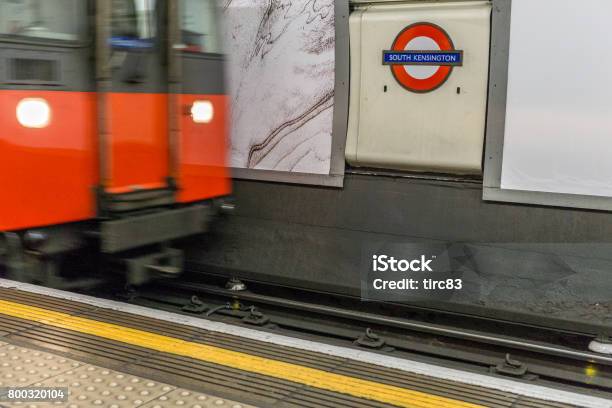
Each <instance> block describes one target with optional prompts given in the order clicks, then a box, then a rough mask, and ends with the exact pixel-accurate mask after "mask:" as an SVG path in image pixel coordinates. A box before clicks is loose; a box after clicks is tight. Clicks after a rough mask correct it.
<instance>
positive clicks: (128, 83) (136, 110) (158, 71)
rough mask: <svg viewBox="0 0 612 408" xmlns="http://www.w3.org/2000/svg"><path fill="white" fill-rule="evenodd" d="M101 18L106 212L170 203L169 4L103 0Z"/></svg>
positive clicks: (102, 158) (100, 89)
mask: <svg viewBox="0 0 612 408" xmlns="http://www.w3.org/2000/svg"><path fill="white" fill-rule="evenodd" d="M97 18H98V21H97V30H98V33H97V38H98V42H97V48H98V50H97V66H98V67H97V68H98V95H99V109H100V112H99V139H100V149H99V153H100V173H101V190H102V191H101V192H102V194H101V197H102V198H103V200H101V210H102V212H104V211H105V210H113V211H114V210H119V211H120V210H131V209H134V206H133V205H127V204H126V203H132V204H134V203H140V205H141V206H142V205H146V206H154V205H160V204H168V203H172V202H174V186H173V181H172V177H171V176H172V174H171V169H170V163H171V153H170V146H171V142H170V135H171V132H170V120H169V112H170V109H169V97H168V92H169V81H168V79H169V69H170V63H169V62H170V56H169V52H168V46H167V45H168V40H167V33H168V32H169V31H168V30H169V22H170V21H171V20H170V19H169V18H168V2H167V1H166V0H113V1H111V2H109V1H104V0H102V1H98V17H97ZM143 194H145V196H143ZM134 195H137V196H138V198H137V199H135V200H134V199H130V198H129V197H132V198H133V196H134Z"/></svg>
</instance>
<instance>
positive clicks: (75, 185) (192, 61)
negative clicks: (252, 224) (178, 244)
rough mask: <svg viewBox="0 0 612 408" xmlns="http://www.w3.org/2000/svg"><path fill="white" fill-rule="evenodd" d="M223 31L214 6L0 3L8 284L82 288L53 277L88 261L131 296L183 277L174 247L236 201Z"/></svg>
mask: <svg viewBox="0 0 612 408" xmlns="http://www.w3.org/2000/svg"><path fill="white" fill-rule="evenodd" d="M218 21H219V20H218V18H217V16H216V7H215V2H214V1H213V0H177V1H174V0H112V1H109V0H87V1H86V0H0V186H1V192H2V199H1V200H0V242H1V243H0V268H1V270H3V271H4V274H5V275H7V276H9V277H11V278H14V279H19V280H27V281H40V282H44V283H47V284H50V285H53V286H63V287H66V286H69V285H72V284H75V285H79V284H80V283H78V279H77V280H75V277H71V279H66V278H64V277H62V276H60V275H59V274H58V272H57V271H58V269H59V268H58V266H59V265H60V264H61V263H62V262H63V260H65V259H67V258H68V257H70V256H74V254H77V253H79V251H82V250H83V249H84V248H87V249H88V250H90V251H91V250H92V248H93V251H94V253H95V254H96V255H99V256H100V257H101V258H102V259H103V260H111V261H112V262H113V263H116V264H121V265H122V270H123V271H125V274H126V276H127V281H128V282H129V283H133V284H138V283H142V282H144V281H146V280H147V279H148V277H149V276H152V275H154V274H157V273H162V274H175V273H178V272H180V270H181V263H182V253H181V251H180V250H177V249H175V248H172V242H174V241H175V240H177V239H181V238H184V237H187V236H190V235H194V234H198V233H201V232H203V231H205V229H206V226H207V223H208V220H209V219H210V215H211V214H212V213H213V210H214V209H215V208H218V203H219V202H220V200H221V198H222V197H224V196H227V195H228V194H229V193H230V191H231V183H230V178H229V170H228V168H227V163H226V157H227V154H226V152H227V134H228V130H227V127H226V116H227V97H226V94H225V90H224V69H223V68H224V58H223V55H222V53H221V48H220V40H219V34H218V27H217V24H218ZM100 257H97V258H98V260H99V259H100ZM117 261H119V262H117Z"/></svg>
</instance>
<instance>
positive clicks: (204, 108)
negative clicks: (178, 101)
mask: <svg viewBox="0 0 612 408" xmlns="http://www.w3.org/2000/svg"><path fill="white" fill-rule="evenodd" d="M214 117H215V108H214V106H213V104H212V102H211V101H195V102H194V103H193V105H192V106H191V118H192V119H193V121H194V122H195V123H210V122H212V120H213V118H214Z"/></svg>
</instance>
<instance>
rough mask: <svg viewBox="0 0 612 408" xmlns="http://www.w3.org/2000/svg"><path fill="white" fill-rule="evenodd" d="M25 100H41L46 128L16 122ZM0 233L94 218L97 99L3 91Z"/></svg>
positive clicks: (0, 104)
mask: <svg viewBox="0 0 612 408" xmlns="http://www.w3.org/2000/svg"><path fill="white" fill-rule="evenodd" d="M24 98H43V99H44V100H46V101H47V103H48V105H49V107H50V109H51V116H50V121H49V124H48V126H47V127H45V128H26V127H24V126H22V125H21V124H20V123H19V121H18V120H17V114H16V112H17V105H18V104H19V102H20V101H22V100H23V99H24ZM0 108H1V109H0V124H1V129H0V186H2V187H1V188H2V190H1V191H2V193H1V195H0V215H1V216H0V230H4V231H6V230H17V229H23V228H29V227H35V226H41V225H51V224H60V223H66V222H71V221H78V220H85V219H88V218H91V217H94V216H95V214H96V207H95V195H94V187H95V186H96V185H97V183H98V179H97V173H98V172H97V165H98V164H97V163H98V162H97V153H96V152H97V149H96V147H95V144H96V140H97V137H96V96H95V94H94V93H87V92H63V91H29V90H3V91H0Z"/></svg>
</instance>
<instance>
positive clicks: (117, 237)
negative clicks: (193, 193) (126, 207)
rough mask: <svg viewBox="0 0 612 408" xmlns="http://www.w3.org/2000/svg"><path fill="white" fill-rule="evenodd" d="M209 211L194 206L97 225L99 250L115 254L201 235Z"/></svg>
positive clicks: (199, 206) (205, 208)
mask: <svg viewBox="0 0 612 408" xmlns="http://www.w3.org/2000/svg"><path fill="white" fill-rule="evenodd" d="M209 216H210V212H209V208H208V207H206V206H202V205H194V206H189V207H186V208H181V209H177V210H167V211H161V212H156V213H152V214H148V215H141V216H133V217H128V218H124V219H118V220H113V221H105V222H102V223H101V224H100V232H101V234H100V238H101V250H102V252H104V253H115V252H120V251H125V250H128V249H132V248H138V247H142V246H145V245H151V244H157V243H160V242H165V241H170V240H173V239H179V238H184V237H188V236H190V235H194V234H199V233H202V232H204V231H205V229H206V221H207V219H208V217H209Z"/></svg>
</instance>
